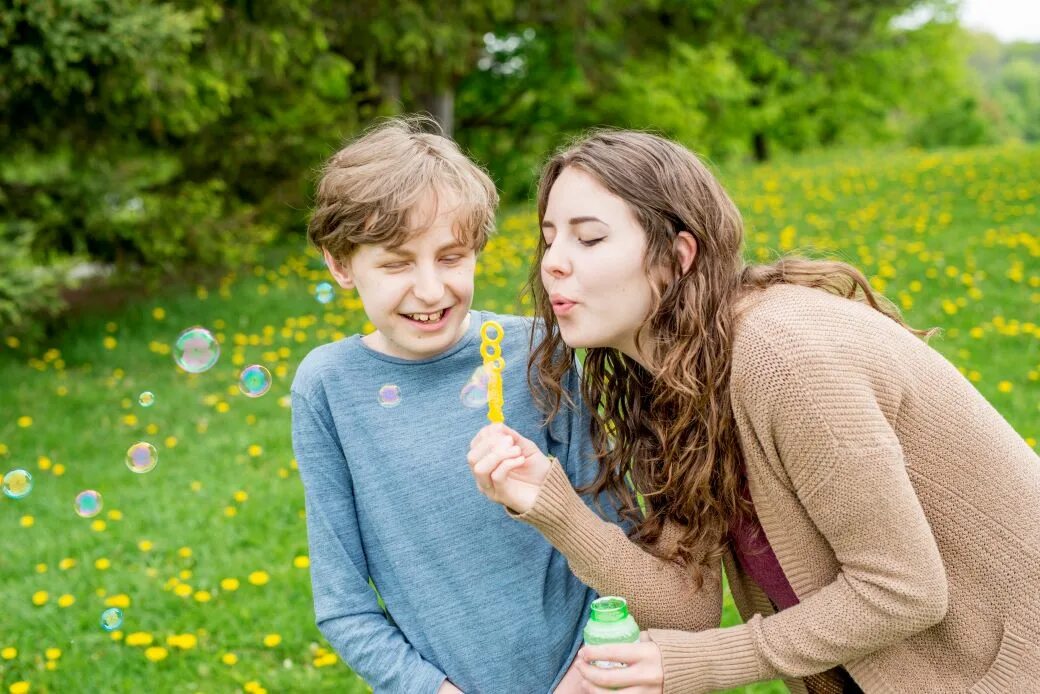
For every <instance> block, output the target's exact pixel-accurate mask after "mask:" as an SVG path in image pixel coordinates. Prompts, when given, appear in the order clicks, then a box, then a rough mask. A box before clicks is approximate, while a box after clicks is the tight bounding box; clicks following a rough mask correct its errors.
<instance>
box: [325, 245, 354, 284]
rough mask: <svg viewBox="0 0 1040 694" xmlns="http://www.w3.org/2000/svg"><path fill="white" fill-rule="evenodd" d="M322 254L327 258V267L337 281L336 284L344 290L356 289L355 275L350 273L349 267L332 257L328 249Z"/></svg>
mask: <svg viewBox="0 0 1040 694" xmlns="http://www.w3.org/2000/svg"><path fill="white" fill-rule="evenodd" d="M321 252H322V254H323V255H324V256H325V266H326V267H327V268H328V269H329V272H331V273H332V276H333V278H335V280H336V284H338V285H339V286H341V287H343V288H344V289H354V278H353V276H352V275H353V273H351V271H350V266H349V265H344V264H342V263H340V262H339V261H338V260H336V259H335V258H333V257H332V254H331V253H329V250H328V249H327V248H323V249H321Z"/></svg>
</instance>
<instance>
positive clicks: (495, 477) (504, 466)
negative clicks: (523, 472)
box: [491, 448, 524, 485]
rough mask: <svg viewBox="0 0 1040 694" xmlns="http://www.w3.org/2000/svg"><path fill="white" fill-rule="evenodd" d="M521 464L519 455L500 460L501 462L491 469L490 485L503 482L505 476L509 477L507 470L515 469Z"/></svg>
mask: <svg viewBox="0 0 1040 694" xmlns="http://www.w3.org/2000/svg"><path fill="white" fill-rule="evenodd" d="M516 450H517V451H518V452H519V450H520V449H519V448H517V449H516ZM523 464H524V458H523V456H520V457H517V458H509V459H507V460H503V461H502V462H501V464H499V466H498V467H496V468H495V469H494V470H492V471H491V484H492V485H499V484H501V483H503V482H505V481H506V478H507V477H509V472H510V471H511V470H515V469H516V468H518V467H520V466H521V465H523Z"/></svg>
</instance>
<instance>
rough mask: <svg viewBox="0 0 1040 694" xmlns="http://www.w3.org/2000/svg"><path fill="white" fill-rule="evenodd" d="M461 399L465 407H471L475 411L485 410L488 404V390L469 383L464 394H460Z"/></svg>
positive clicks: (463, 389)
mask: <svg viewBox="0 0 1040 694" xmlns="http://www.w3.org/2000/svg"><path fill="white" fill-rule="evenodd" d="M459 398H460V399H461V400H462V406H463V407H469V408H472V409H474V410H479V409H483V408H485V407H487V404H488V394H487V388H486V387H484V388H481V387H480V386H479V385H477V384H475V383H467V384H466V385H465V386H463V388H462V392H461V393H459Z"/></svg>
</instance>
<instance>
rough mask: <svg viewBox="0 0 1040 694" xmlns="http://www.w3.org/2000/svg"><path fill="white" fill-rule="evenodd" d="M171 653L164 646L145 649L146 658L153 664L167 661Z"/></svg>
mask: <svg viewBox="0 0 1040 694" xmlns="http://www.w3.org/2000/svg"><path fill="white" fill-rule="evenodd" d="M168 655H169V652H168V651H167V650H166V649H165V648H163V647H162V646H152V647H151V648H147V649H145V652H144V657H145V658H148V660H150V661H152V662H153V663H157V662H159V661H160V660H165V659H166V656H168Z"/></svg>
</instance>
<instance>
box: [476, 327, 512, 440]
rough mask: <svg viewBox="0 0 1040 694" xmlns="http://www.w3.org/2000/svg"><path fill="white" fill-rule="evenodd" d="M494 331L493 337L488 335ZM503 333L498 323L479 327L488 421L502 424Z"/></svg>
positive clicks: (503, 416)
mask: <svg viewBox="0 0 1040 694" xmlns="http://www.w3.org/2000/svg"><path fill="white" fill-rule="evenodd" d="M492 330H493V331H494V337H492V336H491V335H490V334H489V333H490V331H492ZM504 335H505V331H504V330H503V329H502V326H501V325H500V324H499V323H498V321H493V320H489V321H486V322H484V324H483V325H481V326H480V356H481V357H482V358H483V359H484V368H485V369H487V371H488V386H487V389H488V421H489V422H492V423H495V422H498V423H502V422H504V421H505V419H506V418H505V415H504V414H502V407H503V405H505V399H504V397H503V394H502V369H503V368H504V367H505V365H506V363H505V361H504V360H503V359H502V337H503V336H504Z"/></svg>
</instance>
